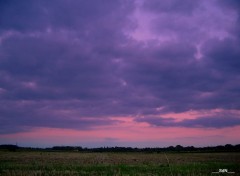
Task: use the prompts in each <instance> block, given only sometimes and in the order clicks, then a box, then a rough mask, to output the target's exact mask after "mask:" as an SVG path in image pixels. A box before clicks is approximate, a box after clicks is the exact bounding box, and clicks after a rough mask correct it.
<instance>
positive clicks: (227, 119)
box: [136, 115, 240, 128]
mask: <svg viewBox="0 0 240 176" xmlns="http://www.w3.org/2000/svg"><path fill="white" fill-rule="evenodd" d="M136 121H137V122H146V123H148V124H150V125H152V126H161V127H187V128H226V127H234V126H239V125H240V118H239V116H231V115H230V116H206V117H197V118H196V119H184V120H182V121H177V119H174V118H162V117H143V118H137V119H136Z"/></svg>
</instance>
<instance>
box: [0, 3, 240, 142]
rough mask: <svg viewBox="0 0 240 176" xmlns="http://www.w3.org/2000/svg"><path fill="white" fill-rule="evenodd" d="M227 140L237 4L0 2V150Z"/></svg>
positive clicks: (235, 77) (234, 84) (235, 114)
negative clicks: (4, 147)
mask: <svg viewBox="0 0 240 176" xmlns="http://www.w3.org/2000/svg"><path fill="white" fill-rule="evenodd" d="M49 131H51V133H48V134H49V135H46V134H47V132H49ZM193 131H194V132H193ZM206 131H207V132H206ZM191 132H192V135H190V136H189V133H191ZM142 133H144V134H146V135H142ZM226 133H228V134H229V135H226ZM237 133H240V1H239V0H210V1H209V0H201V1H193V0H183V1H180V0H161V1H160V0H135V1H134V0H87V1H86V0H24V1H19V0H1V1H0V143H15V142H19V143H20V144H22V145H32V146H34V145H35V146H49V145H50V146H51V145H57V144H63V145H64V144H69V145H73V144H76V145H85V146H101V145H110V146H111V145H113V146H114V145H122V146H140V147H141V146H156V145H158V146H167V145H175V144H182V145H196V146H201V145H215V144H226V143H232V144H236V143H240V137H239V135H238V136H237ZM99 134H101V135H99ZM29 136H31V137H29ZM56 136H57V137H58V138H59V140H56V141H54V139H56V138H57V137H56ZM128 136H129V137H128ZM149 136H153V137H149ZM202 137H204V138H205V139H206V140H205V141H204V143H201V144H200V139H201V138H202Z"/></svg>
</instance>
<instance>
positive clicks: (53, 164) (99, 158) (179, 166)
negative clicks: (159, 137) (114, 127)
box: [0, 151, 240, 176]
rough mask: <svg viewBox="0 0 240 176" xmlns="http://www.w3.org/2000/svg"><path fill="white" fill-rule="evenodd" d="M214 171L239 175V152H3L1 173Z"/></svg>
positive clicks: (107, 173)
mask: <svg viewBox="0 0 240 176" xmlns="http://www.w3.org/2000/svg"><path fill="white" fill-rule="evenodd" d="M219 169H220V170H219ZM219 171H222V172H223V173H212V172H219ZM226 171H228V172H234V173H225V172H226ZM215 174H217V175H234V176H237V175H240V153H187V152H185V153H170V152H166V153H139V152H136V153H82V152H46V151H44V152H43V151H34V152H33V151H17V152H9V151H0V175H1V176H7V175H9V176H11V175H21V176H22V175H34V176H42V175H44V176H46V175H56V176H58V175H68V176H72V175H96V176H98V175H149V176H150V175H151V176H153V175H163V176H164V175H169V176H172V175H174V176H175V175H176V176H180V175H184V176H188V175H194V176H195V175H215Z"/></svg>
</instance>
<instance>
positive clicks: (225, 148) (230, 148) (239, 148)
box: [0, 144, 240, 153]
mask: <svg viewBox="0 0 240 176" xmlns="http://www.w3.org/2000/svg"><path fill="white" fill-rule="evenodd" d="M0 150H5V151H13V152H14V151H52V152H54V151H66V152H69V151H71V152H146V153H154V152H155V153H158V152H240V144H237V145H231V144H226V145H218V146H209V147H194V146H188V147H183V146H181V145H176V146H169V147H164V148H160V147H155V148H150V147H147V148H132V147H99V148H83V147H81V146H54V147H51V148H31V147H19V146H17V145H11V144H4V145H0Z"/></svg>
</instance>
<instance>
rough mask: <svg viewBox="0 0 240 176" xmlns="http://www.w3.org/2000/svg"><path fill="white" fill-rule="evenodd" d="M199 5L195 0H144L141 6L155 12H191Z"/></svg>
mask: <svg viewBox="0 0 240 176" xmlns="http://www.w3.org/2000/svg"><path fill="white" fill-rule="evenodd" d="M198 5H199V3H198V2H196V1H191V0H184V2H182V1H178V0H169V1H158V0H149V1H144V3H143V7H144V8H146V9H147V10H149V11H154V12H157V13H169V12H170V13H181V14H187V15H189V13H192V11H193V10H194V9H195V8H196V7H197V6H198Z"/></svg>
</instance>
